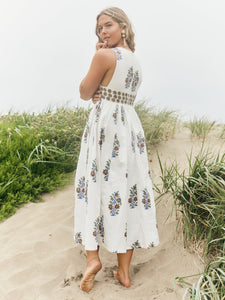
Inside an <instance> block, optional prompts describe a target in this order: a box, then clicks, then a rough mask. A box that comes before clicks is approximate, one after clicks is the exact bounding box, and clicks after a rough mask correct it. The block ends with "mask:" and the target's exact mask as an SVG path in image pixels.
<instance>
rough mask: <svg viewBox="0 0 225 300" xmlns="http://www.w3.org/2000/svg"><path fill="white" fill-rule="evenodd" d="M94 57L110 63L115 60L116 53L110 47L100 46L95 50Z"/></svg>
mask: <svg viewBox="0 0 225 300" xmlns="http://www.w3.org/2000/svg"><path fill="white" fill-rule="evenodd" d="M94 59H96V60H99V61H102V62H104V63H109V64H110V63H114V62H115V60H116V55H115V52H114V51H113V50H112V49H110V48H101V49H99V50H98V51H96V53H95V55H94Z"/></svg>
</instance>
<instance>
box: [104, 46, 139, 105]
mask: <svg viewBox="0 0 225 300" xmlns="http://www.w3.org/2000/svg"><path fill="white" fill-rule="evenodd" d="M111 49H112V50H113V51H114V52H115V55H116V60H117V63H116V67H115V70H114V73H113V75H112V78H111V80H110V82H109V84H108V85H107V86H104V85H100V90H101V93H102V97H101V98H102V99H106V100H109V101H113V102H117V103H122V104H123V103H124V104H131V105H133V103H134V100H135V97H136V94H137V90H138V88H139V86H140V84H141V81H142V75H141V67H140V64H139V61H138V59H137V58H136V55H135V54H134V53H133V52H132V51H130V50H127V49H125V48H122V47H116V48H111Z"/></svg>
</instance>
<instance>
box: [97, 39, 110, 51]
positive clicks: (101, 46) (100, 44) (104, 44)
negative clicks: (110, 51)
mask: <svg viewBox="0 0 225 300" xmlns="http://www.w3.org/2000/svg"><path fill="white" fill-rule="evenodd" d="M101 48H108V42H107V40H106V41H105V42H104V43H97V44H96V50H97V51H98V50H99V49H101Z"/></svg>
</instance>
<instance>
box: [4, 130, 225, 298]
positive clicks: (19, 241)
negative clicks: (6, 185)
mask: <svg viewBox="0 0 225 300" xmlns="http://www.w3.org/2000/svg"><path fill="white" fill-rule="evenodd" d="M207 145H208V146H209V147H210V149H212V151H217V150H219V149H223V151H224V150H225V147H224V142H223V141H222V140H221V139H218V138H216V137H215V134H214V133H212V134H211V135H210V136H209V138H208V139H207ZM200 148H201V140H200V139H197V138H194V139H191V138H190V133H189V130H188V129H182V131H178V132H177V133H176V134H175V136H174V137H173V138H171V139H169V140H168V141H166V142H162V143H161V144H160V145H159V146H157V147H152V153H150V155H149V161H150V169H151V173H152V178H153V181H154V183H156V184H158V183H159V182H160V178H159V176H160V171H159V164H158V159H157V151H158V153H159V155H160V158H161V160H162V161H163V162H165V161H166V162H167V163H168V165H169V164H170V162H172V161H173V160H174V159H176V160H177V161H178V162H179V164H180V166H181V169H184V168H187V166H188V161H187V159H186V153H187V154H189V153H190V151H191V150H192V151H193V153H197V152H198V151H199V149H200ZM157 196H158V195H157V194H156V193H155V197H157ZM43 199H44V202H41V203H29V204H27V205H25V206H24V207H22V208H21V209H19V210H18V211H17V212H16V214H15V215H13V216H12V217H10V218H9V219H7V220H6V221H4V222H2V223H1V224H0V299H2V300H3V299H4V300H17V299H23V300H25V299H27V300H28V299H29V300H31V299H35V300H49V299H50V300H51V299H54V300H56V299H60V300H72V299H74V300H75V299H76V300H82V299H101V300H102V299H105V300H115V299H116V300H120V299H121V300H122V299H123V300H125V299H129V300H130V299H138V300H141V299H143V300H144V299H149V300H151V299H157V300H173V299H182V295H183V294H184V292H185V289H186V286H184V287H181V286H179V285H178V284H176V281H175V278H176V277H177V276H185V275H190V274H195V273H198V272H201V270H203V263H202V260H201V259H200V257H199V255H197V254H196V253H195V252H193V251H191V250H188V249H184V247H183V242H182V235H181V233H179V232H177V231H176V225H177V220H176V216H175V213H173V214H172V216H170V217H169V218H168V215H169V214H170V212H171V208H172V205H173V199H172V198H171V196H168V195H165V196H163V197H162V198H161V201H160V202H159V203H158V204H157V219H158V226H159V237H160V245H159V246H158V247H155V248H152V249H148V250H145V249H135V250H134V256H133V259H132V263H131V270H130V275H131V284H132V286H131V287H130V288H125V287H123V286H121V285H120V284H119V283H118V282H117V281H116V279H114V278H113V275H112V273H113V270H115V269H116V254H112V253H109V252H108V251H107V250H105V249H103V248H102V249H100V256H101V260H102V263H103V268H102V270H101V271H100V272H99V273H98V274H97V276H96V281H95V285H94V288H93V289H92V290H91V291H90V292H89V293H88V294H87V293H85V292H83V291H81V290H80V289H79V282H80V279H81V277H82V273H83V271H84V269H85V263H86V257H85V251H84V248H83V246H80V245H75V243H74V241H73V213H74V184H73V181H72V182H71V184H70V185H68V186H67V187H66V188H64V189H63V190H58V191H56V192H55V193H51V194H44V195H43ZM192 281H193V280H192Z"/></svg>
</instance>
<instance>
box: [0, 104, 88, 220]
mask: <svg viewBox="0 0 225 300" xmlns="http://www.w3.org/2000/svg"><path fill="white" fill-rule="evenodd" d="M87 116H88V111H86V110H84V109H83V108H76V109H75V110H71V109H67V108H65V107H61V108H57V109H56V110H55V111H54V112H53V110H51V109H48V110H46V111H45V112H43V113H40V114H34V113H31V114H29V113H22V114H18V113H14V114H11V113H10V112H9V113H8V114H7V115H2V116H0V162H1V165H0V220H4V219H5V218H7V217H9V216H10V215H12V214H13V213H14V212H15V211H16V209H17V208H18V207H20V206H21V205H23V204H24V203H27V202H29V201H38V200H39V201H40V195H41V194H42V193H44V192H50V191H52V190H54V189H56V188H59V187H60V186H61V187H62V186H64V185H65V184H66V183H67V182H68V180H70V178H71V175H72V174H71V172H72V171H74V169H75V168H76V163H77V159H78V155H79V149H80V141H81V135H82V131H83V128H84V125H85V122H86V119H87Z"/></svg>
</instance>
